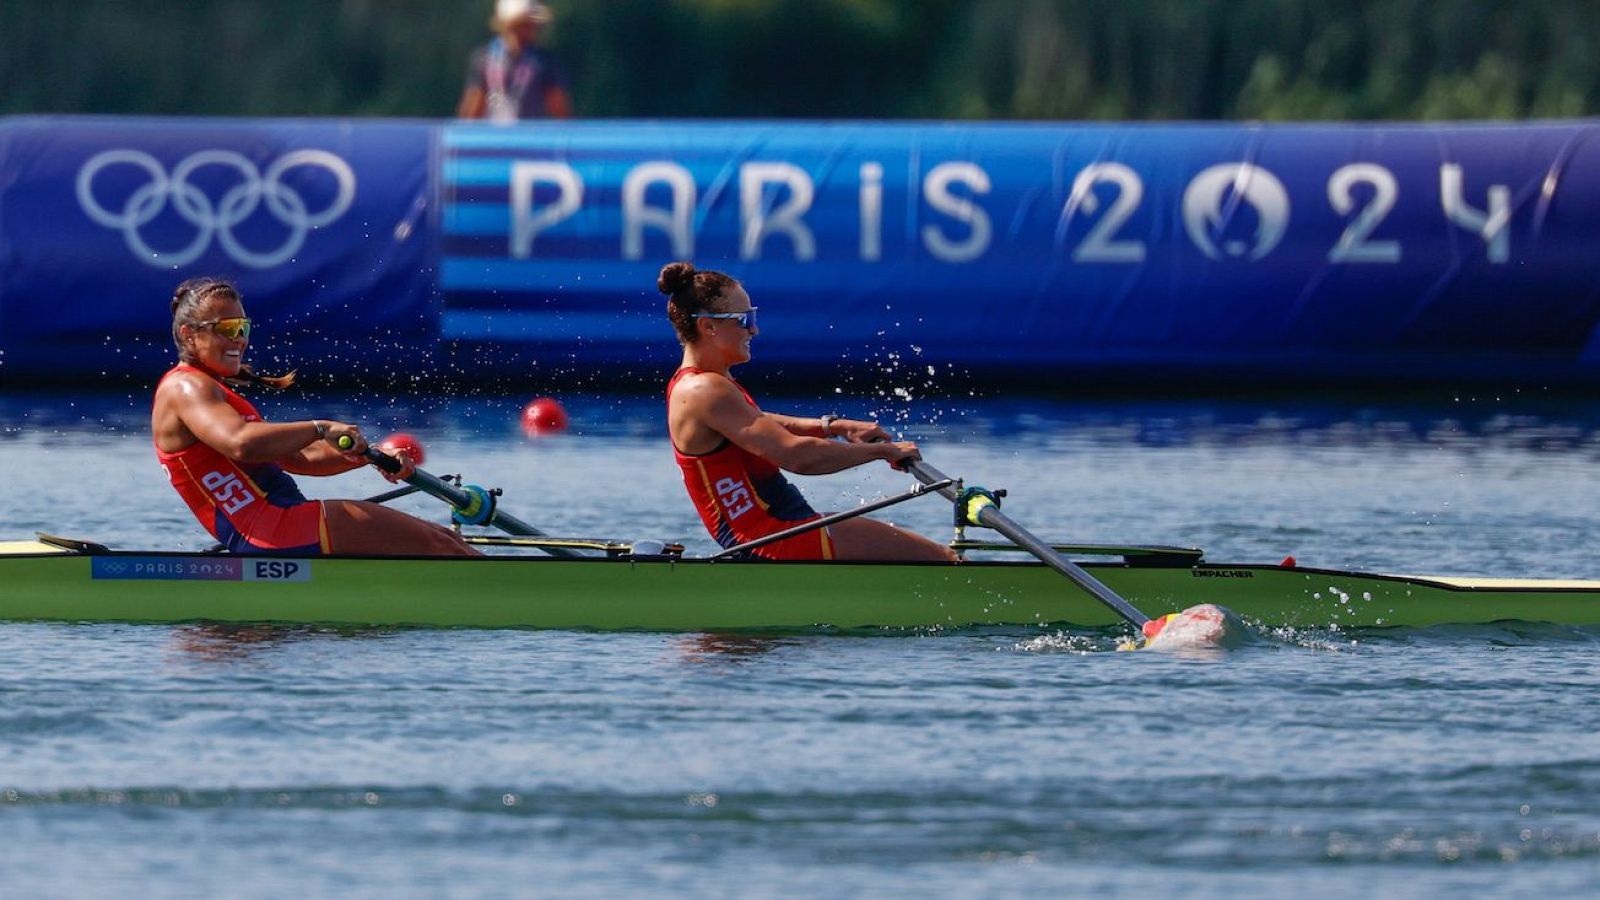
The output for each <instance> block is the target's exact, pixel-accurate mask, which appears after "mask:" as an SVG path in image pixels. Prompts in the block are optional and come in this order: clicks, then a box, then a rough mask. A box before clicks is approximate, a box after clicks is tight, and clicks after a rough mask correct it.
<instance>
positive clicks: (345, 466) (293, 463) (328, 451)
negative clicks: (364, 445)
mask: <svg viewBox="0 0 1600 900" xmlns="http://www.w3.org/2000/svg"><path fill="white" fill-rule="evenodd" d="M322 424H323V432H324V433H325V434H326V435H327V437H326V438H324V439H322V440H316V441H312V442H311V443H310V444H308V445H306V446H305V447H302V448H301V449H300V450H299V451H298V452H296V453H291V454H289V455H288V456H286V457H283V458H282V459H279V460H277V462H278V464H279V465H281V466H283V468H284V470H285V471H288V472H290V473H292V474H295V475H338V474H340V473H343V472H348V471H350V470H351V469H359V468H361V467H362V466H364V465H366V464H367V461H366V459H364V458H362V457H359V456H358V457H354V458H352V455H351V454H347V453H345V452H343V451H341V450H338V449H337V448H335V447H334V446H333V444H332V443H331V441H333V440H338V437H339V436H338V434H337V433H335V432H336V429H338V428H341V427H353V426H346V425H344V423H342V422H333V421H328V420H322ZM312 428H313V429H315V428H316V425H315V423H313V425H312Z"/></svg>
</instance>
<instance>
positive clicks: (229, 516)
mask: <svg viewBox="0 0 1600 900" xmlns="http://www.w3.org/2000/svg"><path fill="white" fill-rule="evenodd" d="M174 372H194V373H197V374H200V375H204V376H205V377H207V378H211V379H212V380H213V381H216V378H215V377H214V376H212V375H211V373H209V372H207V371H205V370H204V369H200V368H197V367H195V366H191V365H188V364H179V365H177V366H174V367H172V369H170V370H169V371H168V372H167V374H166V375H163V376H162V377H161V380H162V381H165V380H166V379H167V378H168V377H169V376H171V375H172V374H173V373H174ZM217 383H218V385H220V386H221V388H222V395H223V397H224V398H225V399H226V400H227V401H228V405H229V406H231V407H233V408H234V410H235V411H236V412H238V413H239V415H241V416H243V417H244V420H245V421H246V422H259V421H261V413H259V412H257V411H256V408H255V407H254V406H252V405H251V403H250V401H249V400H246V399H245V398H243V397H241V396H239V395H238V394H236V393H234V392H233V390H232V389H231V388H229V387H228V386H227V385H225V384H222V383H221V382H220V381H219V382H217ZM158 387H159V385H158ZM156 459H158V460H160V461H161V468H162V469H163V470H164V471H165V472H166V473H167V478H168V479H170V480H171V481H172V486H173V487H174V488H176V489H177V491H178V495H179V496H180V497H182V498H183V502H185V503H187V504H189V510H190V511H191V512H193V513H194V517H195V518H196V519H199V520H200V524H201V525H203V526H205V529H206V531H209V532H211V536H212V537H214V538H216V539H217V540H218V541H219V542H221V543H222V545H223V546H224V547H227V548H228V549H229V550H230V551H232V552H234V553H255V554H263V553H266V554H272V555H273V556H317V555H319V554H324V553H327V552H328V525H327V521H326V519H325V518H324V516H323V511H322V503H321V501H316V500H307V499H306V498H305V495H304V494H301V493H300V487H299V486H298V485H296V484H295V483H294V479H293V478H291V477H289V473H287V472H285V471H284V470H283V467H282V466H279V465H278V464H276V463H257V464H245V463H239V462H235V461H234V460H231V459H229V458H228V457H226V456H223V455H222V454H221V453H218V452H217V451H216V450H214V449H212V448H211V447H210V446H209V445H207V444H206V443H205V442H204V441H195V442H194V443H193V444H191V445H189V446H187V447H185V448H183V449H182V450H179V451H177V452H176V453H168V452H166V451H164V450H162V449H161V448H160V447H157V448H156Z"/></svg>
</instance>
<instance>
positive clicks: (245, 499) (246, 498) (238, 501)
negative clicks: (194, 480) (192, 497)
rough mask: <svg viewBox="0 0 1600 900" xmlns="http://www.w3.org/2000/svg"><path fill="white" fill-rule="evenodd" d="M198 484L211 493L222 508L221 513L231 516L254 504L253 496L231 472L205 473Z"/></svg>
mask: <svg viewBox="0 0 1600 900" xmlns="http://www.w3.org/2000/svg"><path fill="white" fill-rule="evenodd" d="M200 483H201V484H203V485H205V486H206V490H208V491H210V492H211V497H212V499H214V500H216V501H217V505H218V506H221V507H222V511H223V512H225V513H228V514H229V515H232V514H233V513H236V512H238V511H239V510H241V509H244V508H245V507H246V506H249V505H250V504H251V503H254V502H255V499H256V498H255V495H253V494H251V493H250V490H249V489H248V488H246V487H245V486H244V482H243V481H240V480H239V476H237V475H235V474H233V473H232V472H207V473H206V474H204V475H202V476H200Z"/></svg>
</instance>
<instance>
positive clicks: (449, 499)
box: [339, 435, 583, 557]
mask: <svg viewBox="0 0 1600 900" xmlns="http://www.w3.org/2000/svg"><path fill="white" fill-rule="evenodd" d="M353 446H355V442H354V441H352V440H351V439H350V437H349V435H344V436H341V437H340V438H339V448H340V449H346V448H347V447H353ZM366 457H367V459H368V460H370V461H371V462H372V464H373V465H375V466H377V467H378V468H380V469H382V470H383V471H385V472H388V473H389V474H390V475H397V474H399V473H400V472H401V471H402V470H403V469H404V468H405V464H404V463H402V462H400V460H399V459H397V458H396V457H393V456H390V455H389V454H387V453H385V452H383V451H382V450H379V449H377V448H375V447H368V448H367V452H366ZM404 480H405V482H406V483H407V484H409V485H411V486H412V487H415V488H416V489H417V490H419V491H422V492H423V493H424V494H428V495H429V496H432V497H436V498H438V499H440V500H443V501H444V502H446V503H448V504H450V508H451V509H454V510H458V511H461V512H464V513H466V514H467V515H469V516H471V515H474V514H477V513H478V512H479V511H480V510H481V509H482V507H483V504H485V503H489V504H493V503H494V501H493V499H492V498H490V497H489V496H488V495H487V493H484V492H483V491H482V489H481V488H478V489H477V490H478V491H479V493H478V494H473V493H471V492H469V491H464V490H462V489H461V488H458V487H456V486H455V485H453V484H451V483H450V482H448V481H445V480H444V479H442V478H439V477H438V476H435V475H431V474H429V473H427V472H424V471H422V470H421V469H412V470H411V475H410V476H408V477H407V478H405V479H404ZM482 524H485V525H493V526H494V527H496V528H498V529H500V530H501V531H504V532H505V533H507V534H515V535H521V536H522V537H548V535H546V534H545V533H544V532H542V531H540V530H539V529H537V528H535V527H533V526H532V525H529V524H528V523H527V522H524V521H522V520H521V519H518V518H517V517H516V516H513V515H511V514H510V513H508V512H506V511H505V510H503V509H501V508H500V507H499V506H497V505H495V506H492V509H491V511H490V513H489V516H488V518H486V519H484V520H483V522H482ZM541 549H543V550H544V551H545V552H546V553H548V554H550V555H551V556H570V557H581V556H582V555H583V554H581V553H577V552H575V551H572V550H567V549H564V548H561V547H544V548H541Z"/></svg>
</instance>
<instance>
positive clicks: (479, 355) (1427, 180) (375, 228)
mask: <svg viewBox="0 0 1600 900" xmlns="http://www.w3.org/2000/svg"><path fill="white" fill-rule="evenodd" d="M1594 134H1595V126H1594V125H1592V124H1590V123H1587V122H1548V123H1527V124H1507V125H1495V124H1482V125H1440V126H1433V125H1428V126H1424V125H1392V124H1385V125H1239V124H1216V125H1211V124H1180V125H1131V124H1128V125H1123V124H1119V125H1094V124H984V123H928V124H881V123H860V122H850V123H801V122H782V123H779V122H704V121H667V122H626V121H619V122H561V123H538V124H530V125H526V126H519V127H511V128H507V127H496V126H490V125H480V124H475V123H474V124H439V123H386V122H367V121H362V122H344V121H299V120H296V121H244V120H241V121H228V120H187V119H186V120H177V119H169V120H157V119H74V118H29V119H9V120H5V121H4V123H3V124H0V260H4V265H3V267H0V351H3V352H4V356H3V357H0V379H8V380H9V379H27V380H49V379H52V378H71V377H75V376H81V375H82V374H83V370H84V368H85V363H84V360H85V357H84V356H83V355H82V354H83V353H86V352H87V353H91V354H93V355H94V359H95V362H94V363H93V364H92V365H93V366H94V367H96V369H97V371H98V370H99V369H101V368H103V369H104V370H105V371H107V372H114V373H119V374H139V375H141V376H143V377H149V378H153V377H154V376H155V375H156V374H157V373H158V372H159V370H160V368H161V366H162V363H164V362H165V360H166V359H167V358H169V357H170V339H169V338H168V336H167V310H166V301H167V298H168V297H169V296H170V293H171V289H172V286H173V285H174V284H176V283H177V281H179V280H181V279H182V278H185V277H188V276H191V275H195V274H211V275H222V276H226V277H230V278H234V279H236V280H237V281H239V282H240V284H241V286H242V287H243V289H244V291H245V294H246V299H247V303H248V304H249V308H250V312H251V314H252V315H253V316H255V317H256V318H257V319H258V320H259V321H260V323H261V330H260V331H258V343H259V344H261V345H262V349H263V350H264V351H265V356H266V357H267V359H266V360H260V361H261V362H262V367H263V368H272V367H273V364H274V363H276V364H277V367H279V368H286V367H288V366H291V365H302V366H305V367H307V368H311V369H315V370H317V371H319V372H326V373H329V374H332V375H335V376H339V377H348V378H359V379H361V380H372V379H374V378H380V377H383V376H384V375H386V374H390V375H398V374H403V373H405V372H411V371H427V372H432V373H435V374H439V375H444V376H448V377H450V378H452V379H455V380H474V379H496V380H501V381H505V382H507V383H509V382H510V381H516V380H540V379H548V378H560V377H568V378H579V379H583V380H585V381H588V380H593V379H601V380H604V379H606V378H608V377H613V376H616V375H617V374H618V373H625V372H649V373H660V372H663V371H665V370H667V369H670V367H671V366H672V365H673V363H674V361H675V359H676V344H675V342H674V340H673V337H672V333H671V330H670V328H669V326H668V325H667V324H666V322H665V320H664V316H663V314H662V307H663V298H662V297H661V296H660V295H659V294H657V293H656V290H655V286H654V285H655V277H656V273H657V271H658V270H659V269H660V267H661V265H662V264H663V263H665V262H667V261H670V260H673V259H690V260H693V261H694V262H695V263H696V264H698V265H700V266H702V267H706V268H717V269H723V270H725V271H727V272H729V273H731V274H733V275H735V276H736V277H738V278H740V279H741V280H742V281H743V282H744V283H745V285H746V287H747V288H748V289H749V290H750V292H751V294H752V296H753V297H754V299H755V302H756V303H757V305H759V306H760V307H761V311H762V316H761V322H762V335H761V337H760V339H759V341H758V343H757V348H758V349H757V360H758V363H760V364H762V365H765V366H768V367H777V368H781V370H782V372H783V373H784V375H785V376H786V377H794V378H797V379H798V378H812V379H820V378H828V377H831V376H833V375H834V374H835V373H837V372H838V371H839V370H840V369H841V368H849V367H850V365H851V364H852V363H857V364H859V363H862V362H870V361H875V360H876V361H881V360H883V359H885V358H894V359H896V360H899V361H901V362H905V363H912V364H914V365H915V366H916V367H918V368H921V367H932V368H933V369H934V371H935V372H938V371H939V370H940V369H941V368H947V367H960V368H963V369H966V370H969V371H975V372H980V373H983V374H986V375H988V376H991V377H995V378H1003V377H1007V376H1009V375H1014V374H1024V373H1025V374H1027V375H1029V376H1037V377H1039V378H1041V379H1042V381H1041V382H1039V386H1040V387H1044V388H1049V387H1051V386H1053V385H1054V386H1065V385H1066V384H1067V383H1068V382H1067V379H1080V378H1084V377H1089V378H1097V377H1104V378H1117V379H1124V378H1129V377H1135V378H1140V379H1142V380H1151V379H1157V378H1172V377H1184V378H1205V379H1213V380H1225V379H1232V380H1238V381H1242V382H1244V383H1247V384H1253V383H1262V382H1271V383H1279V382H1282V381H1285V380H1304V379H1315V380H1319V381H1352V382H1364V381H1372V380H1374V379H1379V378H1383V379H1400V380H1409V381H1426V380H1439V379H1467V378H1470V379H1480V380H1481V379H1491V380H1493V379H1500V380H1511V379H1516V380H1526V379H1539V380H1547V381H1551V382H1560V383H1592V382H1594V381H1596V380H1600V364H1597V363H1600V349H1597V347H1596V337H1595V335H1596V325H1597V322H1600V300H1597V297H1600V291H1597V287H1600V254H1596V253H1595V252H1594V251H1593V250H1592V248H1594V247H1596V246H1600V222H1597V221H1596V217H1595V216H1593V214H1592V213H1591V212H1590V210H1591V209H1594V208H1600V205H1597V201H1600V167H1597V165H1596V163H1597V162H1600V160H1597V158H1596V157H1597V155H1600V151H1597V150H1595V149H1594V148H1593V146H1592V144H1591V142H1589V141H1588V140H1587V139H1588V138H1589V137H1591V136H1593V135H1594ZM102 360H103V365H102V362H101V361H102ZM1073 383H1076V381H1074V382H1073Z"/></svg>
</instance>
